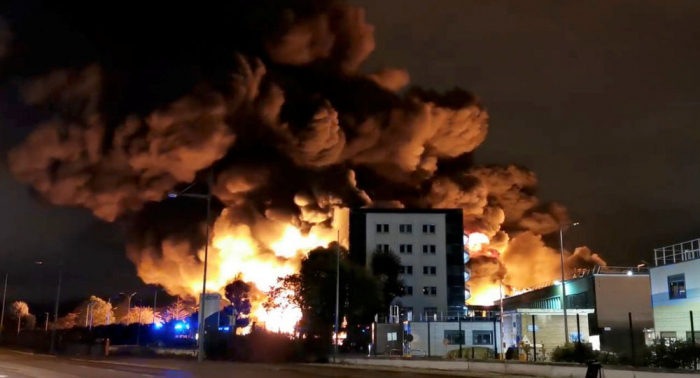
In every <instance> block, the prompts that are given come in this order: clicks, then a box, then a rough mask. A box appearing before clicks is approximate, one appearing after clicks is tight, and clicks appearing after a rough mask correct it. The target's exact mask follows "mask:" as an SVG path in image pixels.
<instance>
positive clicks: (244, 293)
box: [224, 280, 251, 334]
mask: <svg viewBox="0 0 700 378" xmlns="http://www.w3.org/2000/svg"><path fill="white" fill-rule="evenodd" d="M224 292H225V295H226V299H228V300H229V302H231V307H232V309H233V314H232V315H233V317H234V319H235V322H234V324H233V326H234V331H233V332H231V334H235V328H236V327H246V326H248V323H249V322H250V319H249V318H248V316H249V315H250V310H251V303H250V285H248V284H247V283H245V282H243V281H241V280H235V281H233V282H231V283H230V284H228V285H226V288H225V289H224Z"/></svg>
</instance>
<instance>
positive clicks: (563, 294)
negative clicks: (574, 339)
mask: <svg viewBox="0 0 700 378" xmlns="http://www.w3.org/2000/svg"><path fill="white" fill-rule="evenodd" d="M578 225H579V223H578V222H574V223H571V224H568V225H564V226H561V227H559V247H560V251H561V308H562V310H564V344H568V343H569V318H568V317H567V315H566V276H565V275H564V231H565V230H566V229H567V228H569V227H575V226H578Z"/></svg>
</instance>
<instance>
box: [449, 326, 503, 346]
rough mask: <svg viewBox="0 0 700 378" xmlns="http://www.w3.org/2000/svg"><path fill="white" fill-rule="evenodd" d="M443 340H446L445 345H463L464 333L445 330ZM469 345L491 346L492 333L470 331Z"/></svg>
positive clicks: (462, 331)
mask: <svg viewBox="0 0 700 378" xmlns="http://www.w3.org/2000/svg"><path fill="white" fill-rule="evenodd" d="M444 336H445V338H444V340H447V345H464V344H466V343H465V342H464V340H465V337H464V336H465V331H464V330H461V331H460V330H455V329H450V330H448V329H446V330H445V335H444ZM471 345H493V331H480V330H479V331H477V330H474V331H472V344H471Z"/></svg>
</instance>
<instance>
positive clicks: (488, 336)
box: [472, 331, 493, 345]
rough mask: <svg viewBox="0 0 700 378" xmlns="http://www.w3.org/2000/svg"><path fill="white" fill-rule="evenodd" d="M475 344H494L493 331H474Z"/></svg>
mask: <svg viewBox="0 0 700 378" xmlns="http://www.w3.org/2000/svg"><path fill="white" fill-rule="evenodd" d="M472 344H473V345H493V331H473V332H472Z"/></svg>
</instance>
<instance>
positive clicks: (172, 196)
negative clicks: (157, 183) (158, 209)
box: [168, 192, 177, 198]
mask: <svg viewBox="0 0 700 378" xmlns="http://www.w3.org/2000/svg"><path fill="white" fill-rule="evenodd" d="M168 198H177V193H172V192H171V193H168Z"/></svg>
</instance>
